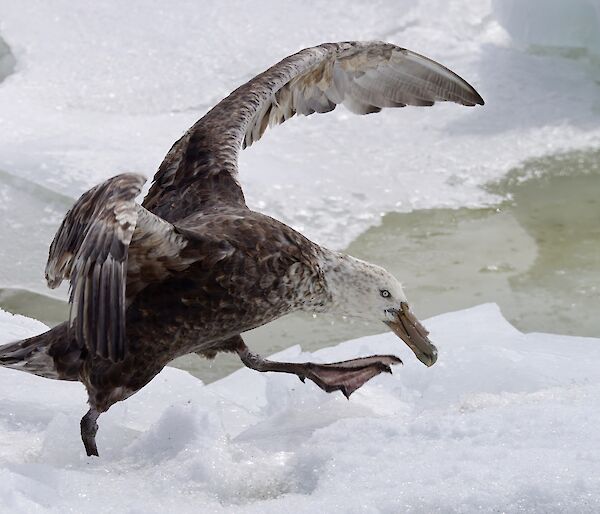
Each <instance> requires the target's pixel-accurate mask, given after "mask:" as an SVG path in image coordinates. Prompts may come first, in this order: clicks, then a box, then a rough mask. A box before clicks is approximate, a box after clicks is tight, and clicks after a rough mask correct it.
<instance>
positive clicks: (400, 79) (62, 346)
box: [0, 41, 484, 456]
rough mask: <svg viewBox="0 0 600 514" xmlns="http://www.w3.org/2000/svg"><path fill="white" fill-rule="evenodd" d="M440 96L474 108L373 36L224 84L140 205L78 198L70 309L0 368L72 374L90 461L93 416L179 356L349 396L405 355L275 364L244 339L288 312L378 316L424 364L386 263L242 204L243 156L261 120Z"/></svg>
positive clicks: (70, 224)
mask: <svg viewBox="0 0 600 514" xmlns="http://www.w3.org/2000/svg"><path fill="white" fill-rule="evenodd" d="M443 101H449V102H454V103H456V104H460V105H464V106H475V105H483V104H484V101H483V99H482V98H481V96H480V95H479V94H478V93H477V92H476V91H475V89H474V88H473V87H472V86H471V85H470V84H468V83H467V82H466V81H465V80H464V79H462V78H461V77H459V76H458V75H457V74H455V73H454V72H452V71H450V70H449V69H448V68H446V67H444V66H442V65H441V64H439V63H437V62H435V61H433V60H431V59H429V58H427V57H424V56H422V55H420V54H417V53H415V52H412V51H410V50H407V49H405V48H401V47H398V46H396V45H393V44H390V43H386V42H380V41H371V42H359V41H349V42H339V43H324V44H321V45H318V46H314V47H310V48H305V49H304V50H301V51H299V52H297V53H295V54H293V55H290V56H288V57H286V58H285V59H283V60H282V61H280V62H279V63H277V64H275V65H273V66H272V67H270V68H269V69H267V70H266V71H264V72H263V73H260V74H259V75H257V76H256V77H254V78H252V79H251V80H249V81H248V82H247V83H245V84H244V85H242V86H241V87H239V88H238V89H236V90H235V91H233V92H232V93H231V94H230V95H229V96H227V97H226V98H225V99H223V100H221V101H220V102H219V103H218V104H217V105H216V106H215V107H213V108H212V109H211V110H209V111H208V112H207V113H206V114H205V115H204V116H203V117H202V118H201V119H200V120H199V121H197V122H196V123H195V124H194V125H193V126H192V127H191V128H190V129H189V130H187V132H185V134H184V135H183V136H182V137H181V138H180V139H179V140H178V141H176V142H175V143H174V144H173V146H172V147H171V149H170V150H169V152H168V153H167V155H166V157H165V158H164V160H163V162H162V163H161V164H160V166H159V168H158V170H157V172H156V174H155V176H154V179H153V183H152V185H151V187H150V189H149V191H148V194H147V195H146V197H145V198H144V200H143V201H142V203H141V204H138V203H137V202H136V198H137V197H138V196H139V195H140V194H141V191H142V188H143V185H144V183H145V182H146V178H145V177H144V176H143V175H140V174H138V173H131V172H127V173H121V174H119V175H117V176H114V177H112V178H110V179H108V180H106V181H104V182H102V183H101V184H99V185H96V186H95V187H93V188H92V189H90V190H89V191H87V192H85V193H84V194H83V195H82V196H81V198H79V199H78V200H77V201H76V202H75V204H74V205H73V207H72V208H71V209H70V210H69V211H68V213H67V214H66V215H65V218H64V220H63V221H62V224H61V225H60V227H59V229H58V231H57V233H56V235H55V237H54V239H53V241H52V243H51V245H50V249H49V255H48V262H47V265H46V269H45V275H46V280H47V283H48V286H49V287H50V288H55V287H57V286H59V285H60V284H61V282H62V281H63V280H65V279H67V280H68V281H69V283H70V288H69V291H70V292H69V316H68V320H66V321H65V322H63V323H61V324H59V325H57V326H55V327H54V328H51V329H50V330H48V331H47V332H45V333H43V334H40V335H36V336H34V337H30V338H28V339H24V340H22V341H17V342H13V343H9V344H6V345H3V346H2V347H0V366H2V367H7V368H12V369H17V370H21V371H25V372H28V373H33V374H35V375H39V376H41V377H45V378H49V379H58V380H69V381H79V382H81V383H83V385H84V386H85V388H86V390H87V394H88V407H89V409H88V411H87V412H86V413H85V415H84V416H83V417H82V419H81V422H80V432H81V439H82V442H83V445H84V448H85V451H86V454H87V455H88V456H98V448H97V443H96V434H97V431H98V423H97V420H98V417H99V416H100V414H102V413H105V412H106V411H108V409H109V408H110V407H111V406H112V405H114V404H115V403H117V402H120V401H123V400H126V399H127V398H129V397H130V396H131V395H133V394H135V393H136V392H137V391H139V390H140V389H142V388H143V387H144V386H145V385H146V384H148V383H149V382H150V381H151V380H152V379H153V378H154V377H155V376H156V375H157V374H158V373H159V372H160V371H161V370H162V369H163V367H164V366H166V365H167V364H168V363H169V362H170V361H172V360H173V359H175V358H176V357H179V356H182V355H186V354H191V353H196V354H198V355H200V356H203V357H207V358H212V357H214V356H215V355H216V354H217V353H219V352H232V353H237V355H238V356H239V357H240V359H241V361H242V363H243V364H244V365H245V366H247V367H249V368H251V369H253V370H256V371H259V372H279V373H289V374H293V375H296V376H298V377H299V378H300V380H302V382H304V381H305V380H306V379H308V380H310V381H312V382H314V383H315V384H316V385H317V386H318V387H319V388H321V389H322V390H324V391H326V392H333V391H341V393H343V394H344V395H345V396H346V397H349V396H350V395H351V394H352V393H353V392H354V391H356V390H357V389H358V388H360V387H361V386H362V385H363V384H365V383H366V382H367V381H368V380H370V379H371V378H373V377H375V376H377V375H379V374H380V373H384V372H387V373H391V366H392V365H395V364H399V363H400V362H401V361H400V359H399V358H398V357H397V356H394V355H371V356H367V357H361V358H356V359H351V360H346V361H341V362H333V363H327V364H319V363H314V362H279V361H273V360H269V359H267V358H265V357H263V356H261V355H259V354H257V353H254V352H252V351H251V350H250V349H249V348H248V347H247V346H246V344H245V342H244V340H243V337H242V334H243V333H244V332H246V331H248V330H250V329H253V328H256V327H258V326H261V325H263V324H266V323H269V322H270V321H272V320H275V319H276V318H279V317H281V316H283V315H285V314H288V313H291V312H294V311H307V312H312V313H333V314H340V315H344V316H352V317H358V318H362V319H367V320H376V321H381V322H383V323H385V324H386V325H387V326H388V328H389V329H390V330H392V331H393V332H394V333H395V334H396V335H397V336H399V338H401V339H402V340H403V341H404V342H405V343H406V344H407V345H408V346H409V347H410V349H411V350H412V351H413V352H414V354H415V356H416V357H417V358H418V359H419V360H420V361H421V362H423V363H424V364H425V365H427V366H431V365H433V364H434V363H435V362H436V360H437V349H436V347H435V346H434V344H433V343H432V342H431V341H430V339H429V337H428V331H427V329H426V328H425V327H424V326H423V325H422V324H421V323H420V322H419V320H418V319H417V318H416V317H415V316H414V314H413V313H412V311H411V310H410V307H409V303H408V300H407V298H406V295H405V293H404V290H403V288H402V285H401V283H400V282H399V281H398V280H397V279H396V278H395V277H394V276H393V275H392V274H390V273H389V272H388V271H386V270H385V269H383V268H381V267H379V266H377V265H375V264H371V263H368V262H365V261H362V260H359V259H357V258H354V257H352V256H350V255H346V254H343V253H339V252H337V251H334V250H330V249H328V248H325V247H323V246H320V245H319V244H317V243H315V242H312V241H311V240H309V239H308V238H307V237H305V236H304V235H302V234H301V233H299V232H298V231H296V230H294V229H292V228H291V227H289V226H288V225H286V224H284V223H282V222H281V221H278V220H276V219H274V218H272V217H270V216H267V215H265V214H263V213H260V212H256V211H254V210H251V209H250V208H249V207H248V206H247V205H246V201H245V198H244V193H243V191H242V188H241V186H240V183H239V182H238V155H239V152H240V149H242V148H246V147H248V146H250V145H252V144H253V143H255V142H256V141H257V140H259V139H260V138H261V136H262V135H263V133H264V132H265V130H266V128H267V127H268V126H274V125H278V124H281V123H283V122H285V121H286V120H288V119H290V118H292V117H293V116H294V115H296V114H297V115H305V116H308V115H310V114H313V113H327V112H330V111H332V110H334V109H335V108H336V107H337V106H338V105H340V104H343V105H344V106H345V107H346V108H347V109H349V110H350V111H351V112H353V113H356V114H371V113H377V112H379V111H381V110H382V109H383V108H387V107H405V106H407V105H410V106H431V105H433V104H434V103H436V102H443Z"/></svg>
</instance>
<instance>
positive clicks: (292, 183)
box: [0, 0, 600, 294]
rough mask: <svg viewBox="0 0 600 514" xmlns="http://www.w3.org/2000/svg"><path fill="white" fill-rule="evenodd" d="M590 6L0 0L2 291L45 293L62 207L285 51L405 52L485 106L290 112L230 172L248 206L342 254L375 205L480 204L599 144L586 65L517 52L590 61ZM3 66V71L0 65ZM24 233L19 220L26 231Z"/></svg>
mask: <svg viewBox="0 0 600 514" xmlns="http://www.w3.org/2000/svg"><path fill="white" fill-rule="evenodd" d="M542 3H543V6H542ZM546 5H551V6H552V9H550V8H547V9H546ZM521 6H523V9H525V11H526V12H527V13H528V16H526V17H524V16H523V15H522V10H521ZM561 6H562V7H561ZM594 6H597V2H594V3H592V1H591V0H587V1H585V0H573V1H569V2H559V1H554V2H552V3H549V2H542V1H541V0H538V1H536V0H522V1H519V2H518V3H517V2H515V1H514V0H494V1H491V0H478V1H467V0H453V1H448V0H422V1H419V2H417V1H412V0H411V1H408V0H402V1H398V0H393V1H390V0H388V1H386V0H378V1H375V2H369V3H361V2H357V3H348V2H346V1H344V0H331V1H329V2H321V3H319V4H311V6H310V7H307V6H306V5H305V4H304V3H303V2H296V1H277V2H275V1H256V2H245V1H242V0H235V1H231V2H228V3H227V5H226V6H224V5H223V3H222V2H220V1H218V0H210V1H205V2H202V3H201V4H198V3H197V2H194V1H191V0H176V1H173V2H169V4H168V7H167V6H166V5H165V3H164V2H162V1H159V0H149V1H146V2H139V1H131V2H120V1H118V0H109V1H105V2H89V1H87V2H71V1H68V0H56V1H53V2H46V1H44V0H23V1H19V2H1V3H0V38H2V40H3V41H4V42H5V43H6V45H8V46H9V47H10V51H11V55H12V56H14V60H15V61H16V64H14V70H13V73H12V74H10V75H9V76H8V77H7V78H5V80H3V81H2V82H1V83H0V113H1V114H0V197H1V198H2V199H3V202H2V206H1V207H0V210H1V211H2V214H3V216H4V219H5V223H4V224H3V227H2V228H1V232H0V235H1V236H2V238H3V240H15V241H19V242H20V244H23V245H26V247H27V252H21V251H19V252H16V250H15V248H20V246H11V245H2V247H1V248H0V262H2V263H14V262H19V259H21V256H22V255H23V254H24V253H26V255H28V256H29V257H28V260H27V261H23V262H22V267H21V270H18V269H17V270H15V269H14V266H13V267H11V272H10V273H7V272H5V271H4V270H5V268H6V267H5V266H2V267H1V269H2V271H0V273H2V274H1V275H0V286H1V287H25V288H28V289H33V290H36V291H40V292H43V291H44V285H43V280H42V277H41V276H40V275H39V274H35V275H33V272H32V271H30V270H32V269H34V266H33V264H34V262H37V263H38V269H39V266H41V265H42V263H43V262H44V259H45V253H46V249H47V244H48V243H49V241H50V239H51V237H52V235H53V231H54V230H55V227H56V224H57V222H58V221H59V220H60V219H61V217H62V215H63V214H64V212H65V211H66V210H67V209H68V207H69V204H70V202H71V201H72V199H73V198H75V197H77V196H78V195H79V194H80V193H81V192H82V191H83V190H85V189H86V188H88V187H90V186H92V185H94V184H96V183H98V182H99V181H101V180H103V179H105V178H107V177H109V176H112V175H114V174H116V173H119V172H123V171H135V172H141V173H143V174H145V175H146V176H148V177H151V176H152V174H153V172H154V170H155V169H156V168H157V166H158V164H159V163H160V161H161V159H162V157H163V156H164V155H165V153H166V152H167V150H168V149H169V147H170V146H171V144H172V143H173V142H174V141H175V140H176V139H177V138H179V137H180V136H181V134H182V133H183V132H184V131H185V130H186V129H187V128H188V127H189V126H190V125H191V124H192V123H193V122H195V121H196V120H197V119H198V118H199V117H201V116H202V115H203V114H204V113H205V112H206V110H207V109H208V108H210V107H211V106H212V105H213V104H214V103H215V102H217V101H218V100H219V99H220V98H222V97H223V96H225V95H226V94H227V93H228V92H229V91H231V90H232V89H233V88H235V87H237V86H238V85H239V84H240V83H243V82H244V81H246V80H248V79H249V78H251V77H252V76H253V75H254V74H256V73H258V72H260V71H262V70H263V69H265V68H266V67H267V66H269V65H271V64H272V63H274V62H276V61H277V60H279V59H281V58H283V57H284V56H286V55H288V54H290V53H291V52H294V51H297V50H299V49H300V48H302V47H306V46H310V45H313V44H318V43H321V42H323V41H331V40H346V39H363V40H364V39H384V40H387V41H390V42H394V43H397V44H399V45H403V46H406V47H409V48H411V49H413V50H415V51H418V52H421V53H424V54H426V55H428V56H431V57H432V58H434V59H437V60H439V61H441V62H442V63H444V64H445V65H447V66H449V67H451V68H452V69H454V70H456V71H457V72H458V73H459V74H460V75H462V76H464V77H465V78H466V79H467V80H468V81H469V82H471V83H472V84H474V85H475V86H476V88H477V89H478V90H479V91H480V93H481V94H482V95H483V97H484V98H485V100H486V105H485V106H484V107H482V108H479V107H477V108H473V109H467V108H462V107H459V106H456V105H440V106H435V107H434V108H432V109H423V108H406V109H403V110H402V111H398V110H389V111H388V112H383V113H381V114H379V115H376V116H367V117H362V118H358V117H356V116H353V115H350V114H349V113H348V112H347V111H345V110H344V109H343V108H341V109H338V110H336V112H334V113H330V114H328V115H323V116H312V117H310V118H304V119H297V120H291V121H289V122H288V123H286V124H285V126H283V127H277V128H275V129H273V130H270V131H269V132H268V134H267V135H266V136H265V138H264V140H261V141H260V142H259V143H257V144H256V145H253V147H252V148H251V149H249V150H248V151H245V152H243V154H242V162H241V177H240V178H241V181H242V182H243V185H244V187H245V191H246V196H247V199H248V202H249V204H250V205H251V206H252V207H255V208H259V209H260V210H263V211H265V212H267V213H268V214H271V215H274V216H275V217H277V218H279V219H282V220H283V221H285V222H287V223H289V224H291V225H292V226H294V227H296V228H298V229H300V230H302V231H303V232H305V233H306V234H307V235H308V236H309V237H312V238H314V239H316V240H317V241H318V242H319V243H323V244H326V245H329V246H331V247H335V248H343V247H344V246H346V245H347V244H348V243H349V242H350V241H352V240H353V239H354V238H355V237H356V236H357V235H358V234H360V233H361V232H362V231H364V230H365V229H366V228H368V227H369V226H373V225H376V224H378V223H379V220H380V216H381V214H382V213H385V212H390V211H411V210H415V209H428V208H439V207H462V206H473V207H474V206H483V205H490V204H493V203H495V202H496V201H497V200H498V198H496V197H495V196H494V195H491V194H490V193H488V192H487V191H486V190H485V189H483V188H482V186H483V185H485V184H486V183H488V182H489V181H493V180H497V179H499V178H501V177H503V176H504V175H505V174H506V172H507V171H508V170H510V169H511V168H513V167H514V166H517V165H519V164H520V163H522V162H523V161H524V160H526V159H528V158H532V157H537V156H541V155H546V154H548V153H556V152H560V151H563V150H570V149H577V148H587V147H590V146H594V145H597V144H598V142H599V141H600V127H599V125H598V123H597V112H598V101H599V99H600V95H599V89H598V85H597V83H596V82H595V80H594V72H593V70H592V68H593V65H592V64H591V63H590V62H589V61H588V60H587V59H586V58H585V56H584V57H580V58H565V57H563V56H561V55H555V54H551V53H550V54H541V53H539V52H536V53H531V52H529V51H528V49H529V47H530V46H536V47H540V46H543V45H544V44H547V45H551V46H553V45H559V46H562V47H577V48H579V47H582V46H585V45H588V46H589V52H590V53H592V54H593V53H594V48H595V45H596V40H597V24H595V22H594V23H593V22H592V20H593V19H595V18H593V16H596V14H594V13H597V12H598V11H597V10H593V9H595V7H594ZM562 20H570V21H569V24H565V23H562ZM567 25H568V29H567V28H565V27H566V26H567ZM594 27H595V28H594ZM594 30H596V32H594ZM542 34H555V35H556V37H555V39H554V40H551V41H550V40H544V39H543V38H542V37H541V35H542ZM576 36H577V37H579V39H577V37H576ZM3 48H4V45H2V44H1V43H0V54H2V55H5V54H6V52H5V51H4V50H3ZM586 48H588V47H586ZM0 59H2V57H0ZM5 60H6V59H5ZM9 61H10V66H0V67H3V68H5V69H9V70H12V69H13V62H12V58H10V59H9ZM7 62H8V61H7ZM593 69H595V68H593ZM0 74H2V71H0ZM4 173H6V174H7V175H8V178H7V177H6V176H5V175H4ZM11 177H12V178H11ZM9 178H10V180H9ZM13 179H19V180H20V182H19V181H17V182H15V180H13ZM5 182H6V183H5ZM34 185H35V186H36V187H37V189H36V187H34ZM58 193H60V194H58ZM38 220H40V221H39V222H38ZM24 226H27V227H31V233H28V234H27V236H28V237H23V227H24ZM25 270H27V271H25ZM60 294H64V292H62V293H60Z"/></svg>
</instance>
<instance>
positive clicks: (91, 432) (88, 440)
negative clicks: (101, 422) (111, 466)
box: [81, 407, 100, 457]
mask: <svg viewBox="0 0 600 514" xmlns="http://www.w3.org/2000/svg"><path fill="white" fill-rule="evenodd" d="M98 416H100V413H99V412H98V411H97V410H96V409H95V408H94V407H90V410H88V411H87V413H86V415H85V416H83V418H81V440H82V441H83V446H85V452H86V453H87V455H88V457H89V456H91V455H95V456H96V457H98V448H97V447H96V432H98V423H96V420H97V419H98Z"/></svg>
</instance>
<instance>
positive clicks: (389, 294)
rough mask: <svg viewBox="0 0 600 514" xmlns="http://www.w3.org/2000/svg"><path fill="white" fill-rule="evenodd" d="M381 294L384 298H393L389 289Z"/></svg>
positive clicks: (383, 290)
mask: <svg viewBox="0 0 600 514" xmlns="http://www.w3.org/2000/svg"><path fill="white" fill-rule="evenodd" d="M379 292H380V293H381V296H383V297H384V298H389V297H390V296H392V294H391V293H390V292H389V291H388V290H387V289H382V290H381V291H379Z"/></svg>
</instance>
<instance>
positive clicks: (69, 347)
mask: <svg viewBox="0 0 600 514" xmlns="http://www.w3.org/2000/svg"><path fill="white" fill-rule="evenodd" d="M80 354H81V352H80V351H79V350H78V348H77V347H76V345H75V347H74V345H73V343H72V342H71V340H70V338H69V334H68V327H67V323H62V324H60V325H58V326H56V327H54V328H52V329H50V330H48V331H47V332H44V333H43V334H40V335H38V336H34V337H30V338H28V339H23V340H22V341H16V342H14V343H9V344H5V345H3V346H0V366H2V367H5V368H12V369H17V370H19V371H26V372H27V373H32V374H34V375H39V376H40V377H45V378H53V379H56V380H77V376H78V371H79V356H80Z"/></svg>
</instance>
